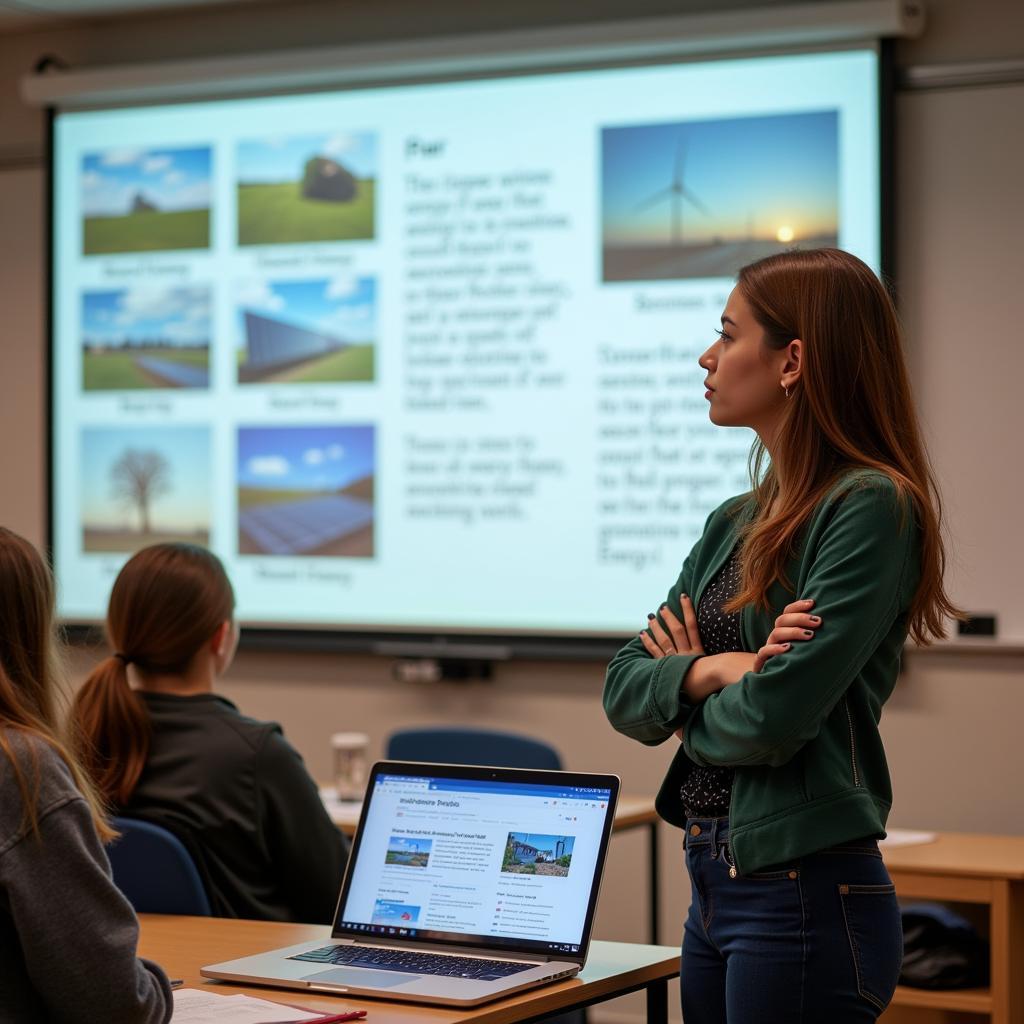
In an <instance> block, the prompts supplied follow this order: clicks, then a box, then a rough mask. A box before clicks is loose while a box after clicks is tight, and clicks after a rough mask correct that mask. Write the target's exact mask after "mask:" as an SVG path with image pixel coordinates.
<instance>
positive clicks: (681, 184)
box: [601, 110, 839, 282]
mask: <svg viewBox="0 0 1024 1024" xmlns="http://www.w3.org/2000/svg"><path fill="white" fill-rule="evenodd" d="M601 188H602V192H601V206H602V242H603V249H602V279H603V280H604V281H605V282H615V281H657V280H674V279H681V280H684V279H688V278H708V277H726V278H731V277H733V276H735V274H736V272H737V271H738V270H739V268H740V267H742V266H743V265H744V264H746V263H749V262H751V261H752V260H756V259H759V258H761V257H762V256H767V255H770V254H771V253H773V252H779V251H781V250H784V249H788V248H793V247H803V248H813V247H817V246H828V245H837V244H838V242H839V116H838V111H835V110H825V111H812V112H808V113H799V114H777V115H769V116H764V117H741V118H728V119H722V120H715V121H681V122H669V123H665V124H653V125H624V126H616V127H607V128H604V129H603V130H602V132H601Z"/></svg>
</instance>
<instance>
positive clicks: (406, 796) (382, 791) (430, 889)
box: [335, 762, 618, 957]
mask: <svg viewBox="0 0 1024 1024" xmlns="http://www.w3.org/2000/svg"><path fill="white" fill-rule="evenodd" d="M617 795H618V779H617V778H616V777H615V776H609V775H584V774H581V773H576V772H546V771H545V772H542V771H526V770H520V769H494V768H468V767H454V766H447V765H444V766H442V765H424V764H397V763H395V762H382V763H379V764H377V765H376V766H375V768H374V771H373V773H372V775H371V778H370V782H369V785H368V787H367V799H366V803H365V805H364V807H363V814H362V818H361V820H360V825H359V829H358V832H357V835H356V841H355V845H354V847H353V850H352V859H351V861H350V864H349V869H348V873H347V875H346V878H345V884H344V886H343V888H342V893H341V899H340V900H339V904H338V914H337V918H336V921H335V936H336V937H341V936H353V935H355V936H360V937H364V938H370V937H384V938H386V939H388V940H392V939H395V940H399V941H400V940H402V939H406V940H413V941H415V942H417V943H419V942H427V943H430V942H438V943H444V944H446V945H450V944H456V945H474V946H485V947H491V948H505V949H508V950H521V951H524V952H531V953H550V954H566V955H568V956H569V957H578V956H582V955H585V953H586V944H587V941H588V939H589V933H590V926H591V924H592V921H593V914H594V908H595V905H596V901H597V887H598V884H599V881H600V873H601V869H602V867H603V862H604V854H605V849H606V846H607V841H608V835H609V832H610V826H611V819H612V815H613V812H614V805H615V799H616V797H617Z"/></svg>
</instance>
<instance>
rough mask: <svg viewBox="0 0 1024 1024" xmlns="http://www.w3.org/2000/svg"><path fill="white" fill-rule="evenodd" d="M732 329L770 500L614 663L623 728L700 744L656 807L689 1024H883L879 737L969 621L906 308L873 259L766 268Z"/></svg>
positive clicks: (748, 509) (711, 359)
mask: <svg viewBox="0 0 1024 1024" xmlns="http://www.w3.org/2000/svg"><path fill="white" fill-rule="evenodd" d="M718 333H719V338H718V340H717V341H715V343H714V344H713V345H712V346H711V347H710V348H709V349H708V350H707V351H706V352H705V353H704V354H703V355H702V356H701V358H700V365H701V367H702V368H703V369H704V370H705V371H706V373H707V379H706V382H705V383H706V387H707V392H706V395H705V397H706V398H707V400H708V402H709V405H710V417H711V421H712V422H713V423H715V424H717V425H719V426H723V427H726V426H745V427H751V428H753V430H754V431H755V432H756V433H757V440H756V442H755V445H754V451H753V453H752V462H751V467H752V480H753V489H752V490H751V491H750V492H749V493H747V494H744V495H741V496H739V497H737V498H733V499H730V500H729V501H727V502H725V503H724V504H723V505H722V506H720V507H719V508H718V509H716V510H715V511H714V512H713V513H712V514H711V516H710V517H709V518H708V521H707V523H706V525H705V527H704V532H703V534H702V536H701V538H700V540H698V541H697V543H696V545H695V546H694V548H693V550H692V551H691V552H690V554H689V556H688V557H687V559H686V561H685V562H684V563H683V567H682V571H681V573H680V575H679V579H678V580H677V581H676V583H675V585H674V586H673V587H672V589H671V590H670V591H669V595H668V599H667V601H666V602H665V604H663V605H662V606H661V607H660V608H659V609H658V611H657V613H656V614H654V613H652V614H650V615H648V623H647V628H646V629H644V631H643V632H642V633H640V635H639V636H638V637H637V638H635V639H634V640H632V641H631V642H630V643H629V644H627V645H626V647H624V648H623V649H622V650H621V651H620V652H619V653H618V654H617V655H616V656H615V658H614V659H613V660H612V662H611V664H610V665H609V667H608V674H607V679H606V683H605V693H604V705H605V710H606V712H607V714H608V718H609V720H610V721H611V723H612V725H613V726H614V727H615V728H616V729H617V730H619V731H620V732H622V733H624V734H625V735H627V736H630V737H632V738H634V739H637V740H639V741H640V742H641V743H645V744H649V745H654V744H657V743H661V742H663V741H664V740H666V739H668V738H669V737H671V736H672V735H673V734H675V735H677V736H678V737H679V739H680V740H681V741H682V742H681V746H680V748H679V750H678V752H677V754H676V756H675V758H674V759H673V761H672V764H671V767H670V768H669V771H668V775H667V777H666V779H665V781H664V783H663V784H662V787H661V791H660V792H659V794H658V801H657V806H658V811H659V813H660V814H661V815H662V817H664V818H665V819H666V820H667V821H669V822H671V823H672V824H674V825H677V826H680V827H682V828H684V830H685V842H686V862H687V868H688V870H689V874H690V882H691V888H692V899H691V903H690V912H689V916H688V918H687V921H686V926H685V930H684V938H683V952H682V983H681V988H682V1004H683V1015H684V1018H685V1021H686V1024H724V1022H728V1024H754V1022H757V1024H775V1022H778V1024H800V1022H808V1024H810V1022H812V1021H814V1022H817V1021H822V1020H830V1021H832V1022H833V1024H847V1022H850V1024H853V1022H861V1021H874V1020H876V1019H877V1017H878V1015H879V1014H880V1013H881V1011H882V1010H883V1009H884V1008H885V1006H886V1005H887V1004H888V1002H889V1000H890V999H891V998H892V994H893V991H894V989H895V987H896V979H897V977H898V975H899V968H900V960H901V957H902V934H901V929H900V916H899V908H898V906H897V903H896V896H895V893H894V889H893V886H892V883H891V880H890V878H889V875H888V873H887V871H886V869H885V865H884V864H883V863H882V860H881V856H880V854H879V850H878V843H877V840H878V839H879V838H880V837H882V836H884V834H885V822H886V817H887V815H888V812H889V807H890V804H891V800H892V790H891V785H890V781H889V773H888V769H887V766H886V761H885V753H884V750H883V749H882V741H881V737H880V736H879V731H878V721H879V717H880V715H881V709H882V705H883V704H884V703H885V701H886V700H887V699H888V697H889V695H890V694H891V693H892V690H893V687H894V686H895V683H896V679H897V676H898V673H899V666H900V655H901V652H902V649H903V645H904V642H905V641H906V638H907V636H908V634H909V635H910V636H912V637H913V639H914V640H915V641H917V642H918V643H927V642H929V640H930V639H931V638H933V637H941V636H943V635H944V634H945V620H946V617H947V616H957V615H959V612H958V611H957V609H956V608H955V607H954V606H953V604H952V602H951V601H950V599H949V597H948V596H947V594H946V592H945V590H944V588H943V567H944V561H945V559H944V553H943V545H942V540H941V536H940V504H939V499H938V494H937V492H936V488H935V484H934V481H933V479H932V476H931V473H930V470H929V468H928V461H927V457H926V455H925V452H924V447H923V444H922V441H921V437H920V432H919V429H918V424H917V417H916V414H915V411H914V405H913V400H912V397H911V393H910V386H909V382H908V379H907V372H906V367H905V365H904V361H903V355H902V352H901V340H900V330H899V325H898V322H897V318H896V313H895V310H894V309H893V306H892V302H891V300H890V298H889V295H888V293H887V292H886V290H885V289H884V287H883V286H882V284H881V283H880V282H879V280H878V278H877V277H876V276H875V275H874V274H873V273H872V271H871V270H870V269H869V268H868V267H867V266H866V265H865V264H864V263H862V262H861V261H860V260H858V259H857V258H856V257H854V256H851V255H849V254H848V253H845V252H841V251H839V250H836V249H818V250H809V251H804V252H800V251H794V252H787V253H782V254H779V255H775V256H770V257H768V258H766V259H763V260H759V261H757V262H756V263H752V264H750V265H749V266H747V267H745V268H744V269H743V270H742V271H741V272H740V274H739V279H738V283H737V285H736V287H735V288H734V289H733V291H732V294H731V295H730V296H729V299H728V303H727V305H726V308H725V312H724V314H723V315H722V329H721V330H720V331H719V332H718Z"/></svg>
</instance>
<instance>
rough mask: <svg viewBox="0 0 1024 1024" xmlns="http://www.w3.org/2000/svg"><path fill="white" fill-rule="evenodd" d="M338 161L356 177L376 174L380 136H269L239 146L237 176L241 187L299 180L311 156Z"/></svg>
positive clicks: (330, 134) (338, 133) (352, 133)
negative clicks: (378, 137) (243, 185)
mask: <svg viewBox="0 0 1024 1024" xmlns="http://www.w3.org/2000/svg"><path fill="white" fill-rule="evenodd" d="M314 156H325V157H329V158H330V159H331V160H337V161H338V163H340V164H341V165H342V166H343V167H346V168H347V169H348V170H349V171H351V172H352V173H353V174H354V175H355V176H356V177H357V178H373V177H376V175H377V136H376V135H374V134H373V133H371V132H334V133H324V134H323V135H296V136H292V137H291V138H289V137H288V136H283V135H282V136H268V137H267V138H263V139H253V140H251V141H246V142H240V143H239V144H238V150H237V159H238V166H237V169H236V176H237V178H238V181H239V182H240V183H242V184H248V185H252V184H268V185H269V184H278V183H281V182H286V181H299V180H300V179H301V178H302V172H303V169H304V168H305V166H306V161H307V160H309V158H310V157H314Z"/></svg>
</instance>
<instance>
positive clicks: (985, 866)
mask: <svg viewBox="0 0 1024 1024" xmlns="http://www.w3.org/2000/svg"><path fill="white" fill-rule="evenodd" d="M882 856H883V857H884V858H885V863H886V866H887V867H888V868H889V870H890V871H914V872H917V873H919V874H926V875H960V876H963V877H967V878H1011V879H1024V836H996V835H984V834H978V833H971V832H937V833H936V834H935V840H934V841H933V842H930V843H921V844H920V845H915V846H896V847H893V848H892V849H886V848H883V850H882Z"/></svg>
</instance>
